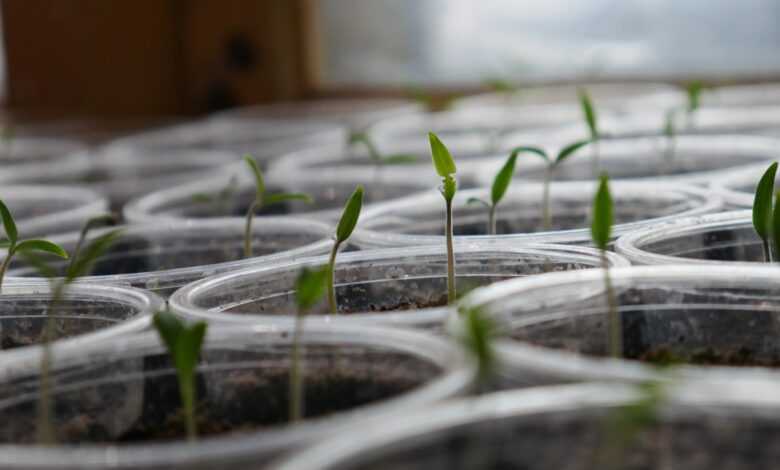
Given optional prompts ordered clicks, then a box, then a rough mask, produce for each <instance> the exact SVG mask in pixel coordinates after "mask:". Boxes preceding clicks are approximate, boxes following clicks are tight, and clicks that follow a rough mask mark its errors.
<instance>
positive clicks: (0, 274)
mask: <svg viewBox="0 0 780 470" xmlns="http://www.w3.org/2000/svg"><path fill="white" fill-rule="evenodd" d="M13 250H14V247H13V245H11V246H9V247H8V251H7V252H6V253H7V254H6V255H5V259H4V260H3V264H1V265H0V291H2V289H3V279H5V272H6V271H8V266H9V265H10V264H11V258H13V256H14V253H13Z"/></svg>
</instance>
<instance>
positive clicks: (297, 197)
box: [244, 155, 314, 258]
mask: <svg viewBox="0 0 780 470" xmlns="http://www.w3.org/2000/svg"><path fill="white" fill-rule="evenodd" d="M244 161H245V162H246V164H247V166H249V169H250V170H251V171H252V175H253V176H254V179H255V199H254V201H252V204H250V205H249V209H247V211H246V223H245V227H244V257H245V258H249V257H251V256H252V219H253V218H254V216H255V212H257V211H259V210H260V209H262V208H263V207H266V206H270V205H273V204H279V203H282V202H285V201H303V202H306V203H309V204H311V203H312V202H314V200H313V199H312V198H311V196H309V195H308V194H304V193H275V194H267V193H266V188H265V178H263V172H262V171H261V170H260V165H258V164H257V160H255V158H254V157H253V156H251V155H244Z"/></svg>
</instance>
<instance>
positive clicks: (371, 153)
mask: <svg viewBox="0 0 780 470" xmlns="http://www.w3.org/2000/svg"><path fill="white" fill-rule="evenodd" d="M349 143H350V144H363V145H364V146H365V147H366V150H367V151H368V157H369V158H370V159H371V161H372V162H373V163H374V165H376V166H377V167H381V166H385V165H406V164H409V163H416V162H417V156H415V155H411V154H406V153H394V154H390V155H383V154H382V152H380V151H379V148H378V147H377V146H376V144H374V141H373V140H372V139H371V137H370V136H369V135H368V133H367V132H356V133H354V134H352V135H351V136H350V138H349Z"/></svg>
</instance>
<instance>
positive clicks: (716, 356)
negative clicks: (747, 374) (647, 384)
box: [628, 346, 780, 368]
mask: <svg viewBox="0 0 780 470" xmlns="http://www.w3.org/2000/svg"><path fill="white" fill-rule="evenodd" d="M628 359H638V360H640V361H642V362H649V363H651V364H657V365H661V366H668V365H676V364H695V365H706V366H731V367H772V368H775V367H780V357H774V358H771V359H769V358H763V357H757V354H756V353H755V351H752V350H750V349H749V348H746V347H744V346H743V347H741V348H738V349H734V350H730V351H716V350H715V349H713V348H702V349H699V350H696V351H692V352H690V353H688V354H686V355H685V356H682V355H680V354H675V353H674V352H672V351H671V350H670V349H668V348H663V347H660V348H656V349H653V350H651V351H647V352H645V353H644V354H642V355H641V356H639V357H628Z"/></svg>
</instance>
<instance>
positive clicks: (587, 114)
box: [577, 88, 601, 178]
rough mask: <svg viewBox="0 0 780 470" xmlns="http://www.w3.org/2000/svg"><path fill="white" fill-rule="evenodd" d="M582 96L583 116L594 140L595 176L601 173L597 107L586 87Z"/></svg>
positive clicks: (591, 138) (592, 163)
mask: <svg viewBox="0 0 780 470" xmlns="http://www.w3.org/2000/svg"><path fill="white" fill-rule="evenodd" d="M577 93H578V95H579V98H580V107H581V108H582V116H583V118H584V119H585V124H586V125H587V126H588V132H589V133H590V141H591V142H593V154H592V156H591V158H592V159H593V160H592V161H591V165H592V169H591V171H592V174H593V177H594V178H595V177H596V175H598V173H599V139H600V138H601V134H600V133H599V128H598V116H597V115H596V108H595V107H594V106H593V101H592V100H591V99H590V94H588V91H587V90H585V89H584V88H581V89H580V90H579V91H578V92H577Z"/></svg>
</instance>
